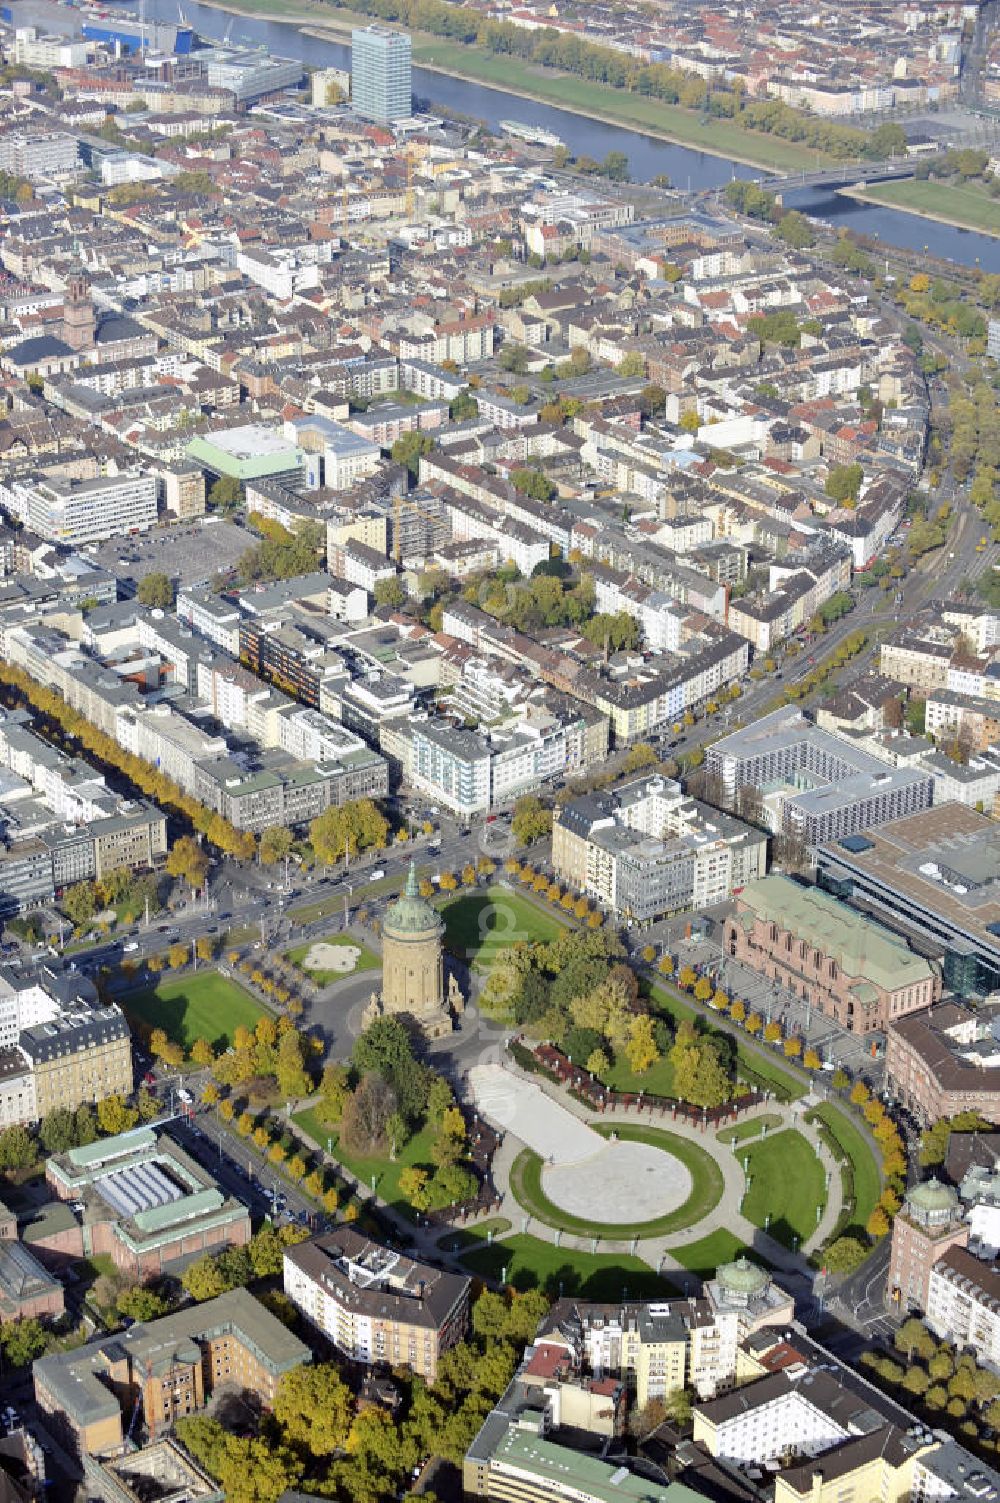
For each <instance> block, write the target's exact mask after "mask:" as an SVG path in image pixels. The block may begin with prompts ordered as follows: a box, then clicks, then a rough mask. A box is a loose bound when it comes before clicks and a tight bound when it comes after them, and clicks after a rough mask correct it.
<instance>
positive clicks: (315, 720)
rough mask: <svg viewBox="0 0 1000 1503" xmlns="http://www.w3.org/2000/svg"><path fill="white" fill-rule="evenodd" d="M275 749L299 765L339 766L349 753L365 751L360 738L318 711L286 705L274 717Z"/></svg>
mask: <svg viewBox="0 0 1000 1503" xmlns="http://www.w3.org/2000/svg"><path fill="white" fill-rule="evenodd" d="M277 723H278V745H279V746H280V747H281V750H282V751H286V752H288V753H289V755H290V756H293V757H296V758H297V759H298V760H299V761H300V762H316V763H318V764H319V765H320V766H323V765H324V764H325V763H327V762H341V761H343V759H344V757H346V756H350V755H351V753H352V752H358V751H365V750H366V747H365V743H364V742H363V741H362V739H361V737H360V736H356V735H355V734H354V732H353V731H349V730H348V729H347V727H346V726H343V725H341V724H340V723H339V722H338V721H336V720H333V719H331V718H330V716H329V715H324V714H323V713H322V711H320V710H309V709H303V708H301V707H300V706H297V705H289V706H287V708H285V709H284V710H282V711H281V712H280V713H279V715H278V717H277Z"/></svg>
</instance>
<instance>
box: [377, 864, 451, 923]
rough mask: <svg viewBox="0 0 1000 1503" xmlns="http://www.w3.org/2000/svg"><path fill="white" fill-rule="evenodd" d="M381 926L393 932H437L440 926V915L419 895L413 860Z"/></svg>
mask: <svg viewBox="0 0 1000 1503" xmlns="http://www.w3.org/2000/svg"><path fill="white" fill-rule="evenodd" d="M382 928H383V930H384V931H385V930H389V931H391V932H392V933H393V934H437V933H438V931H439V930H440V928H441V917H440V915H439V914H438V913H436V912H435V910H434V909H433V908H432V907H431V905H430V903H428V902H425V900H424V899H423V898H422V897H421V896H420V892H419V890H418V887H417V868H416V864H415V863H414V862H413V861H411V862H410V870H409V874H408V875H407V878H406V886H405V887H404V888H403V891H402V895H401V896H400V897H398V898H397V899H396V901H395V903H393V905H392V907H391V908H389V909H387V910H386V915H385V922H384V923H383V925H382Z"/></svg>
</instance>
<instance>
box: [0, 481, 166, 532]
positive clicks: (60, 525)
mask: <svg viewBox="0 0 1000 1503" xmlns="http://www.w3.org/2000/svg"><path fill="white" fill-rule="evenodd" d="M0 503H2V504H3V506H4V507H6V508H7V510H9V511H10V513H11V515H12V516H15V517H17V518H18V520H19V521H21V522H22V523H23V524H24V526H25V527H29V528H30V529H31V531H32V532H36V533H37V534H38V535H39V537H43V538H47V539H48V540H49V541H50V542H53V543H62V544H64V545H65V546H67V547H70V548H79V547H81V546H82V545H83V544H84V543H99V542H102V541H103V540H104V539H105V538H116V537H123V536H125V535H126V534H128V533H130V532H145V531H147V530H148V529H149V528H150V527H152V526H154V525H155V523H156V476H155V475H153V474H146V473H144V472H143V471H141V470H135V471H133V472H131V473H127V474H123V475H109V476H102V477H100V478H99V479H96V480H78V479H72V478H59V477H56V476H48V477H46V478H44V479H43V478H41V477H40V476H39V477H35V478H34V479H28V480H13V479H12V480H8V481H7V482H6V483H4V484H0Z"/></svg>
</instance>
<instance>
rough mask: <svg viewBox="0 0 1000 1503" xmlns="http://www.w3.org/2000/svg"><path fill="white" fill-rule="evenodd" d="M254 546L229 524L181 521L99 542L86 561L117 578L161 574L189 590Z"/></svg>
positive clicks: (249, 536)
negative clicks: (133, 535)
mask: <svg viewBox="0 0 1000 1503" xmlns="http://www.w3.org/2000/svg"><path fill="white" fill-rule="evenodd" d="M255 541H256V539H255V538H254V536H253V534H252V533H249V532H247V531H246V530H245V529H244V528H242V527H237V526H236V525H235V523H233V522H224V521H221V520H219V521H215V520H210V521H206V522H182V523H177V524H176V525H174V526H172V527H155V528H154V529H153V530H152V531H151V532H147V533H143V534H142V535H141V536H136V537H127V538H117V539H112V540H110V541H109V542H107V543H99V544H98V545H97V546H96V548H95V550H94V552H93V553H88V557H90V558H91V559H93V561H94V563H96V564H97V565H98V566H99V567H100V568H102V569H107V571H108V573H109V574H114V575H115V576H116V577H117V578H118V579H122V580H132V581H133V582H134V583H138V581H139V580H140V579H142V578H144V577H145V575H147V574H158V573H162V574H168V575H169V576H170V578H171V579H174V580H176V581H178V583H179V584H181V585H194V584H199V583H201V582H207V581H208V580H210V579H211V578H212V576H213V575H214V574H215V573H217V571H218V570H220V569H230V568H232V566H233V565H234V564H235V563H236V562H237V561H238V560H239V558H240V557H241V555H242V554H243V553H245V552H246V550H247V549H248V548H251V547H252V546H253V544H254V542H255Z"/></svg>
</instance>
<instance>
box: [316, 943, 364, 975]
mask: <svg viewBox="0 0 1000 1503" xmlns="http://www.w3.org/2000/svg"><path fill="white" fill-rule="evenodd" d="M360 959H361V951H360V950H359V948H358V946H357V945H328V944H325V943H324V942H323V941H322V940H317V942H316V943H315V944H314V945H310V946H309V950H308V952H307V954H306V957H305V959H304V961H303V962H302V963H303V966H304V967H305V969H306V970H307V971H343V973H344V975H345V976H347V975H349V974H350V972H351V971H353V970H354V968H355V967H356V965H357V963H358V961H359V960H360Z"/></svg>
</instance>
